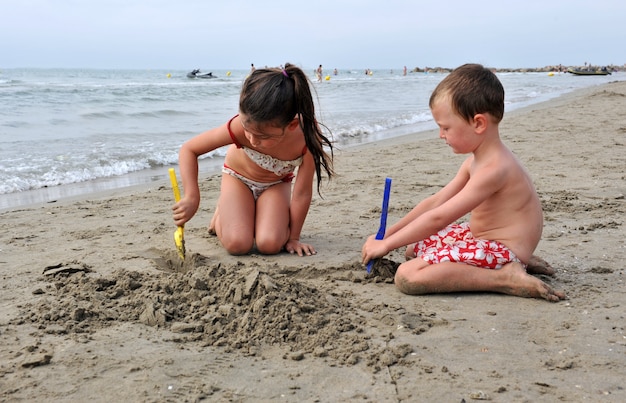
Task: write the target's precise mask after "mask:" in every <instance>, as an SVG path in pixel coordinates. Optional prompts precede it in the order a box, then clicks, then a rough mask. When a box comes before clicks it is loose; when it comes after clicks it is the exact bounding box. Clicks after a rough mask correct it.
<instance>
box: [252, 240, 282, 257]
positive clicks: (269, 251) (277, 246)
mask: <svg viewBox="0 0 626 403" xmlns="http://www.w3.org/2000/svg"><path fill="white" fill-rule="evenodd" d="M283 238H284V237H268V236H257V238H256V248H257V250H258V251H259V253H262V254H264V255H275V254H277V253H279V252H280V251H281V250H282V249H283V246H285V243H286V241H285V240H284V239H283Z"/></svg>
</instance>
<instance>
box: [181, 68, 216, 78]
mask: <svg viewBox="0 0 626 403" xmlns="http://www.w3.org/2000/svg"><path fill="white" fill-rule="evenodd" d="M187 77H188V78H215V76H214V75H213V72H210V73H200V69H193V70H191V71H190V72H189V73H187Z"/></svg>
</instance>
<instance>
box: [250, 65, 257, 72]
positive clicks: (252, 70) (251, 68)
mask: <svg viewBox="0 0 626 403" xmlns="http://www.w3.org/2000/svg"><path fill="white" fill-rule="evenodd" d="M254 70H256V67H254V63H250V74H252V73H254Z"/></svg>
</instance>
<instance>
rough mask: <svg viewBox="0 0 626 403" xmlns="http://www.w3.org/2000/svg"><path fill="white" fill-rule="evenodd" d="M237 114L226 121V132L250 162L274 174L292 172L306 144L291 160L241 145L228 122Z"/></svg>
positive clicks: (282, 174)
mask: <svg viewBox="0 0 626 403" xmlns="http://www.w3.org/2000/svg"><path fill="white" fill-rule="evenodd" d="M237 116H239V115H235V116H233V117H232V118H231V119H230V120H229V121H228V125H227V126H228V134H230V138H231V139H232V140H233V143H234V144H235V145H236V146H237V148H241V149H242V150H243V151H244V152H245V153H246V155H247V156H248V158H250V159H251V160H252V162H254V163H255V164H257V165H258V166H260V167H261V168H263V169H265V170H267V171H270V172H272V173H274V174H275V175H276V176H285V175H288V174H290V173H293V171H295V170H296V168H297V167H299V166H300V165H302V160H303V156H304V154H306V151H307V148H306V146H304V148H303V149H302V155H301V156H299V157H298V158H296V159H295V160H291V161H283V160H279V159H277V158H274V157H272V156H271V155H267V154H263V153H262V152H259V151H257V150H253V149H251V148H248V147H244V146H242V145H241V144H240V143H239V142H238V141H237V138H236V137H235V135H234V134H233V131H232V130H231V128H230V123H231V122H232V121H233V119H235V118H236V117H237Z"/></svg>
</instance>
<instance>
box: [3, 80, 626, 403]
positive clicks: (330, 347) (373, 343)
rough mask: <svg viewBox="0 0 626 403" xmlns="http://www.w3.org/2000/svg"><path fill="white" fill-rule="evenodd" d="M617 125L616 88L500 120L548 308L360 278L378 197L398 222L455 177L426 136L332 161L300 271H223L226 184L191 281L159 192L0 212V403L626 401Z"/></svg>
mask: <svg viewBox="0 0 626 403" xmlns="http://www.w3.org/2000/svg"><path fill="white" fill-rule="evenodd" d="M624 111H626V82H613V83H610V84H606V85H603V86H600V87H592V88H587V89H584V90H580V91H576V92H575V93H570V94H566V95H564V96H562V97H560V98H557V99H554V100H550V101H548V102H545V103H541V104H535V105H531V106H528V107H526V108H524V109H523V110H519V111H512V112H509V113H505V116H504V120H503V121H502V124H501V136H502V138H503V141H504V142H505V144H507V145H508V146H509V148H511V150H512V151H513V152H514V153H515V154H516V156H517V157H518V158H519V159H520V160H521V161H522V163H523V164H524V165H525V166H526V168H527V169H528V171H529V173H530V175H531V178H532V179H533V181H534V182H535V185H536V188H537V191H538V194H539V196H540V199H541V202H542V207H543V209H544V216H545V220H544V230H543V236H542V240H541V242H540V244H539V246H538V247H537V250H536V252H535V253H536V255H538V256H540V257H541V258H544V259H545V260H546V261H547V262H548V263H549V264H551V265H552V267H554V268H555V270H556V274H555V276H553V277H547V276H539V277H540V278H541V279H542V280H543V281H545V282H546V283H548V284H549V285H550V286H552V287H553V288H555V289H560V290H564V291H565V292H566V293H567V295H568V297H569V299H568V300H566V301H562V302H558V303H549V302H547V301H544V300H539V299H527V298H520V297H513V296H508V295H502V294H495V293H482V292H475V293H455V294H434V295H426V296H420V297H413V296H407V295H404V294H401V293H400V292H398V291H397V289H396V288H395V287H394V285H393V280H392V278H390V276H385V275H382V274H378V273H375V275H374V276H371V277H368V276H366V272H365V269H364V267H363V266H362V265H361V264H360V263H359V257H360V248H361V247H362V244H363V242H364V240H365V239H366V238H367V237H368V236H370V235H372V234H374V233H375V232H376V230H377V228H378V223H379V216H380V202H381V198H382V193H383V187H384V181H385V178H386V177H392V178H393V185H392V188H391V197H390V201H389V217H388V223H393V222H395V221H397V220H398V219H399V218H400V217H402V216H403V215H404V214H406V213H407V212H408V211H410V209H411V208H412V207H413V206H414V205H415V204H416V203H417V202H418V201H419V200H421V199H423V198H425V197H427V196H428V195H430V194H432V193H433V192H435V191H436V190H438V189H439V188H440V187H441V186H444V185H445V184H446V183H447V182H448V181H449V180H450V179H451V178H452V177H453V176H454V175H455V173H456V171H457V169H458V166H459V165H460V163H461V162H462V161H463V159H464V158H465V157H466V156H463V155H454V154H453V153H452V152H451V150H450V149H449V147H448V146H447V145H446V144H445V142H443V141H442V140H441V139H439V138H438V137H437V136H436V131H432V132H430V134H432V135H433V137H432V138H428V139H423V140H419V139H416V137H415V135H407V136H403V137H401V138H396V139H390V140H386V141H384V142H381V143H377V144H374V143H372V144H365V145H363V146H358V147H356V148H350V149H342V150H338V152H337V154H336V160H335V169H336V171H337V172H338V175H337V177H336V178H334V179H333V181H331V182H324V184H323V185H322V196H323V198H322V197H320V196H319V195H317V193H315V195H314V198H313V202H312V205H311V209H310V211H309V214H308V217H307V220H306V222H305V225H304V228H303V232H302V234H303V237H302V239H303V241H304V242H307V243H311V244H313V245H314V246H315V248H316V249H317V251H318V253H317V255H314V256H310V257H298V256H294V255H290V254H288V253H281V254H278V255H272V256H265V255H259V254H256V253H252V254H250V255H246V256H230V255H228V254H227V253H225V252H224V250H223V248H222V247H221V246H220V244H219V242H218V240H217V238H216V237H214V236H210V235H208V231H207V225H208V223H209V220H210V218H211V216H212V213H213V209H214V207H215V203H216V200H217V195H218V190H219V186H220V180H219V176H217V175H203V176H202V177H201V182H200V190H201V192H202V202H201V203H202V204H201V208H200V210H199V211H198V213H197V215H196V216H195V217H194V218H193V219H192V220H191V221H189V222H188V223H187V224H186V225H185V243H186V247H187V253H188V255H187V259H186V260H185V262H184V264H181V263H180V262H179V261H178V260H176V259H177V258H176V250H175V247H174V242H173V241H174V240H173V234H174V230H175V227H174V226H173V224H172V219H171V210H170V206H171V204H172V199H173V197H172V191H171V189H170V187H169V183H168V182H167V181H166V180H163V181H160V182H155V183H154V184H151V185H149V186H144V185H139V186H133V187H130V188H125V189H122V190H120V191H119V192H115V193H114V194H110V193H107V194H100V195H97V196H95V195H90V196H89V197H77V198H76V199H73V200H65V199H64V200H59V201H58V202H56V203H51V204H45V205H39V206H36V207H27V208H18V209H14V210H9V211H2V212H0V219H1V220H2V223H3V228H5V231H3V232H2V233H0V250H1V251H2V252H3V253H2V257H0V262H2V264H1V265H0V278H1V279H2V280H3V281H2V282H0V290H2V292H0V400H8V401H20V400H23V401H34V400H45V401H88V400H92V401H105V400H106V401H117V400H119V401H201V400H207V401H241V402H247V401H275V400H277V401H367V402H370V401H371V402H404V401H446V402H449V401H450V402H458V401H463V400H465V401H470V400H492V401H533V402H552V401H606V402H620V401H624V399H625V398H626V389H625V388H624V381H623V380H624V379H625V378H626V327H625V326H624V320H625V319H626V318H625V314H624V306H626V294H625V293H624V283H625V282H626V268H625V267H624V263H623V258H622V256H624V252H626V247H625V246H624V216H625V213H626V201H625V198H624V197H625V196H624V195H625V194H626V178H625V177H624V166H626V141H625V139H624V135H625V134H626V113H625V112H624ZM426 133H429V132H426ZM403 255H404V251H403V250H396V251H393V252H391V253H390V254H388V255H387V258H388V260H390V261H392V262H401V261H403V260H404V258H403ZM511 357H515V359H514V360H511ZM100 396H102V397H101V398H100Z"/></svg>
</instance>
